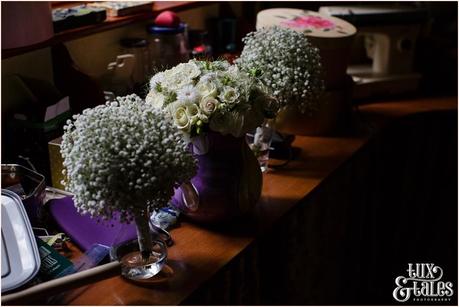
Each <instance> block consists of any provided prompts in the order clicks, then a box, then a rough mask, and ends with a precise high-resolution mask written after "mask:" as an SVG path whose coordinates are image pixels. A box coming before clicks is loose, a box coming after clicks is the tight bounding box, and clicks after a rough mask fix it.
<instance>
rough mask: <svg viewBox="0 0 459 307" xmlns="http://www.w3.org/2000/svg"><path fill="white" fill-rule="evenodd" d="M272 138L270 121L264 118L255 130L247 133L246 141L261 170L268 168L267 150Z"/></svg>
mask: <svg viewBox="0 0 459 307" xmlns="http://www.w3.org/2000/svg"><path fill="white" fill-rule="evenodd" d="M272 138H273V128H272V124H271V121H268V120H265V121H264V122H263V124H262V125H261V126H260V127H257V128H256V129H255V131H253V132H252V133H248V134H247V143H248V144H249V147H250V149H251V150H252V151H253V154H254V155H255V157H256V158H257V160H258V163H259V164H260V168H261V171H262V172H266V171H267V170H268V161H269V150H270V148H271V142H272Z"/></svg>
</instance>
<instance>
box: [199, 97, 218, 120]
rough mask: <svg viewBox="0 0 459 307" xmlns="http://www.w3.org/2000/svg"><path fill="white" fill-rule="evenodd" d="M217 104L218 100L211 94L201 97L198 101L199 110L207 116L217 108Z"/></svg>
mask: <svg viewBox="0 0 459 307" xmlns="http://www.w3.org/2000/svg"><path fill="white" fill-rule="evenodd" d="M218 105H219V102H218V100H217V99H215V98H213V97H211V96H207V97H204V98H202V99H201V102H200V103H199V106H200V107H201V110H202V111H203V112H204V114H206V115H209V116H210V115H211V114H212V113H214V112H215V110H217V108H218Z"/></svg>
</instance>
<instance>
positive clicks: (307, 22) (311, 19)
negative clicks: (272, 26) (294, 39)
mask: <svg viewBox="0 0 459 307" xmlns="http://www.w3.org/2000/svg"><path fill="white" fill-rule="evenodd" d="M281 24H283V25H286V26H288V27H293V28H314V29H331V28H334V27H335V24H334V23H333V22H331V21H330V20H327V19H323V18H321V17H319V16H298V17H295V18H294V19H293V20H289V21H282V22H281Z"/></svg>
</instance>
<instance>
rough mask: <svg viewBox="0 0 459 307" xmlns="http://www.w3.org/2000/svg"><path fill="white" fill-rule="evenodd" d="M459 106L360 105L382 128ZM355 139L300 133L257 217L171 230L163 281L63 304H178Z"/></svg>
mask: <svg viewBox="0 0 459 307" xmlns="http://www.w3.org/2000/svg"><path fill="white" fill-rule="evenodd" d="M455 109H457V97H452V98H432V99H428V98H426V99H416V100H409V101H393V102H387V103H376V104H368V105H364V106H361V107H359V110H360V113H361V116H363V117H365V119H367V120H369V122H371V123H375V124H377V125H378V127H381V125H385V124H388V123H390V121H391V119H394V118H400V117H402V116H405V115H409V114H415V113H419V112H426V111H433V110H455ZM368 138H369V135H368V134H363V135H360V136H354V137H297V138H296V140H295V142H294V146H295V147H299V148H301V155H300V157H299V158H298V159H297V160H295V161H292V162H291V163H289V164H288V165H287V166H286V167H285V168H282V169H276V170H270V171H268V172H267V173H265V174H264V176H263V192H262V197H261V199H260V201H259V203H258V204H257V207H256V213H255V220H254V221H252V222H251V223H248V224H241V225H240V229H239V230H237V229H236V227H239V225H233V228H234V229H230V230H225V231H219V230H216V229H208V228H204V227H201V226H198V225H194V224H191V223H187V222H183V223H182V224H181V226H180V227H179V228H177V229H174V230H172V232H171V234H172V236H173V239H174V241H175V244H174V246H172V247H171V248H169V257H168V258H169V259H168V268H169V273H168V275H167V276H165V277H164V278H163V279H162V280H158V283H157V284H154V285H149V286H142V285H136V284H134V283H131V282H129V281H127V280H125V279H123V278H122V277H118V276H117V277H112V278H109V279H106V280H103V281H100V282H96V283H94V284H91V285H88V286H85V287H82V288H79V289H76V290H73V291H71V292H68V293H67V294H66V295H65V296H64V298H63V300H62V301H61V302H60V303H62V304H72V305H177V304H180V303H181V302H182V301H183V300H184V299H186V298H187V297H188V296H189V295H190V294H191V293H193V291H195V290H196V289H198V288H199V287H200V285H202V283H203V282H205V281H207V280H209V278H210V277H212V276H213V275H214V274H215V273H216V272H217V271H219V270H220V269H222V267H223V266H225V264H227V263H228V262H229V261H231V260H232V259H233V258H234V257H235V256H237V255H238V254H239V253H241V252H242V251H244V249H245V248H246V247H247V246H248V245H249V244H250V243H252V242H253V241H254V240H255V239H256V238H257V236H259V235H260V233H263V232H264V231H266V230H267V229H269V228H270V227H271V226H272V225H273V223H274V222H275V221H277V220H279V218H280V217H282V216H283V215H284V214H285V213H286V212H287V211H288V210H290V209H291V208H293V207H294V206H295V205H296V204H297V203H298V202H299V201H300V200H302V199H304V198H305V197H307V196H308V194H309V193H310V192H311V191H313V190H314V189H315V188H316V187H317V186H318V185H319V184H321V183H322V182H323V181H324V180H325V179H326V178H327V177H328V176H329V175H330V174H331V173H332V172H333V171H334V170H336V169H337V168H338V167H339V166H340V165H341V164H343V163H344V162H346V161H347V160H348V159H349V158H350V157H352V156H353V155H354V153H355V152H356V151H357V150H359V148H361V147H362V145H364V144H365V143H366V141H367V140H368Z"/></svg>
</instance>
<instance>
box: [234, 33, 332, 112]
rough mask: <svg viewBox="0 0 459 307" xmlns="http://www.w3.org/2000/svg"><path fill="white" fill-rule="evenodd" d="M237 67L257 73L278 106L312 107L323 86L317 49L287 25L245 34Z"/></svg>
mask: <svg viewBox="0 0 459 307" xmlns="http://www.w3.org/2000/svg"><path fill="white" fill-rule="evenodd" d="M243 42H244V44H245V46H244V48H243V50H242V53H241V56H240V57H239V58H238V59H237V60H236V63H237V65H238V66H239V67H240V68H241V70H244V71H247V72H250V73H252V74H255V75H257V76H259V78H260V79H261V80H262V82H263V83H264V84H266V86H267V87H268V88H269V89H270V90H271V91H272V93H273V95H274V96H275V97H276V98H277V99H278V101H279V103H280V106H281V107H282V108H284V107H286V106H296V107H297V108H298V110H299V111H300V112H302V113H304V112H306V111H311V110H314V109H316V103H317V101H318V97H319V96H320V94H321V92H322V91H323V88H324V85H323V80H322V78H321V62H320V54H319V50H318V49H317V48H315V47H314V46H312V45H311V43H310V42H309V41H308V39H307V37H306V36H305V35H304V34H303V33H299V32H296V31H294V30H291V29H287V28H280V27H277V26H276V27H270V28H262V29H260V30H257V31H255V32H251V33H249V34H247V36H246V37H245V38H243Z"/></svg>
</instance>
